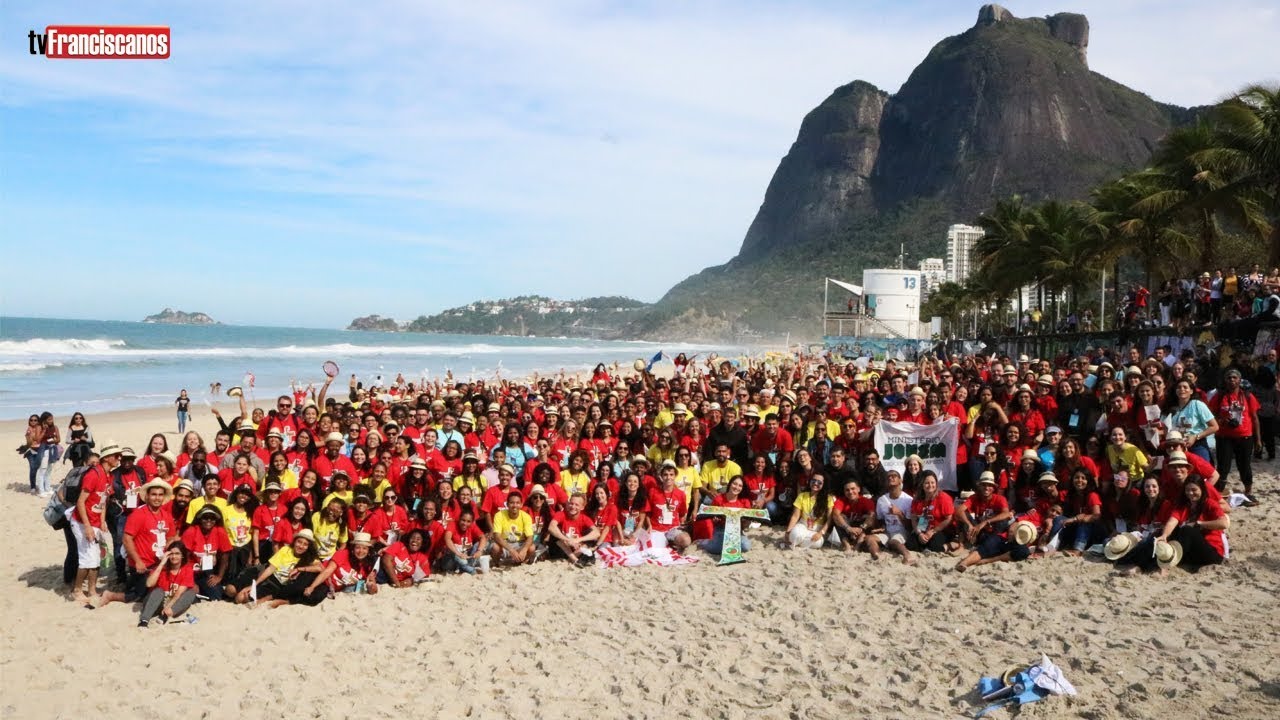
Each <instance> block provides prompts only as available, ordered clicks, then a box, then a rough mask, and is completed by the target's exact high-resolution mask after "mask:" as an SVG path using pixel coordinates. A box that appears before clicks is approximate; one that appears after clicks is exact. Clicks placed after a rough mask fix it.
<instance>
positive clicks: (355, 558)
mask: <svg viewBox="0 0 1280 720" xmlns="http://www.w3.org/2000/svg"><path fill="white" fill-rule="evenodd" d="M376 560H377V556H376V555H374V554H373V537H372V536H370V535H369V533H365V532H353V533H351V542H350V543H348V544H347V546H346V547H344V548H342V549H340V550H338V552H336V553H334V554H333V557H331V558H329V561H328V562H326V563H325V564H324V570H322V571H320V576H319V577H318V578H316V579H315V580H314V581H313V584H314V583H328V584H329V589H330V590H331V591H332V592H333V594H334V595H337V594H338V593H365V594H368V595H376V594H377V593H378V578H377V572H376V571H375V570H374V565H375V562H376Z"/></svg>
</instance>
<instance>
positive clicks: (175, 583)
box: [135, 513, 196, 627]
mask: <svg viewBox="0 0 1280 720" xmlns="http://www.w3.org/2000/svg"><path fill="white" fill-rule="evenodd" d="M135 514H137V513H135ZM145 583H146V586H147V587H148V588H149V589H150V591H149V592H148V593H147V595H146V600H144V601H143V603H142V612H140V613H139V614H138V627H147V625H148V624H149V623H150V622H151V619H152V618H154V617H156V616H157V615H159V616H160V621H161V622H165V623H167V622H169V621H170V620H172V619H174V618H176V617H178V616H179V615H181V614H182V613H184V612H186V611H187V608H189V607H191V603H194V602H195V601H196V580H195V567H194V566H193V565H192V564H191V553H190V552H189V551H188V550H187V548H186V546H185V545H183V544H182V541H181V540H173V541H172V542H170V543H169V545H168V546H167V547H166V548H165V550H164V562H157V563H156V566H155V568H153V569H152V570H151V572H150V573H148V574H147V577H146V580H145Z"/></svg>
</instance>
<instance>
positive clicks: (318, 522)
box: [311, 498, 348, 560]
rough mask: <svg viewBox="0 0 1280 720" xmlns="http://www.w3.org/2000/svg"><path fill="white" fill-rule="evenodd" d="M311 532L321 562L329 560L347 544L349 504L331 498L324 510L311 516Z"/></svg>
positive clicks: (339, 499)
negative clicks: (314, 537) (314, 538)
mask: <svg viewBox="0 0 1280 720" xmlns="http://www.w3.org/2000/svg"><path fill="white" fill-rule="evenodd" d="M311 532H312V533H314V534H315V536H316V550H317V551H318V552H319V553H320V559H321V560H328V559H329V558H331V557H333V554H334V553H336V552H338V549H339V548H341V547H342V546H343V545H346V544H347V539H348V536H347V503H346V502H344V501H343V500H342V499H341V498H331V499H329V500H327V501H326V502H325V505H324V509H323V510H319V511H317V512H315V513H312V515H311Z"/></svg>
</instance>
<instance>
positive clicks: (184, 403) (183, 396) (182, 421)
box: [173, 388, 191, 434]
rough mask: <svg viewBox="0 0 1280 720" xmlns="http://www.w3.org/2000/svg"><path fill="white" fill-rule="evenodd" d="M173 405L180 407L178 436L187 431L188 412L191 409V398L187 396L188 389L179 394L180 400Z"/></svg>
mask: <svg viewBox="0 0 1280 720" xmlns="http://www.w3.org/2000/svg"><path fill="white" fill-rule="evenodd" d="M173 404H174V405H177V406H178V434H182V433H184V432H186V431H187V417H188V411H189V410H190V409H191V398H190V397H188V396H187V389H186V388H183V389H182V391H181V392H179V393H178V399H177V400H174V401H173Z"/></svg>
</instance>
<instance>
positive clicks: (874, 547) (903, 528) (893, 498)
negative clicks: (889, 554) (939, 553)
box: [867, 470, 916, 565]
mask: <svg viewBox="0 0 1280 720" xmlns="http://www.w3.org/2000/svg"><path fill="white" fill-rule="evenodd" d="M886 482H887V483H888V492H886V493H885V494H883V495H881V496H880V497H879V498H877V499H876V528H875V529H874V530H873V531H872V533H871V535H869V536H868V538H867V550H868V551H870V552H871V555H872V557H876V558H878V557H879V556H880V555H879V550H880V547H881V546H885V547H888V548H889V549H890V550H892V551H894V552H895V553H898V554H899V555H901V556H902V562H903V563H905V564H907V565H914V564H915V563H916V559H915V557H914V556H913V555H912V554H911V551H910V550H909V549H907V524H908V523H910V522H911V504H912V503H913V502H914V500H913V498H912V497H911V496H910V495H908V494H906V493H905V492H903V491H902V475H900V474H899V473H898V471H897V470H889V471H888V473H887V477H886Z"/></svg>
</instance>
